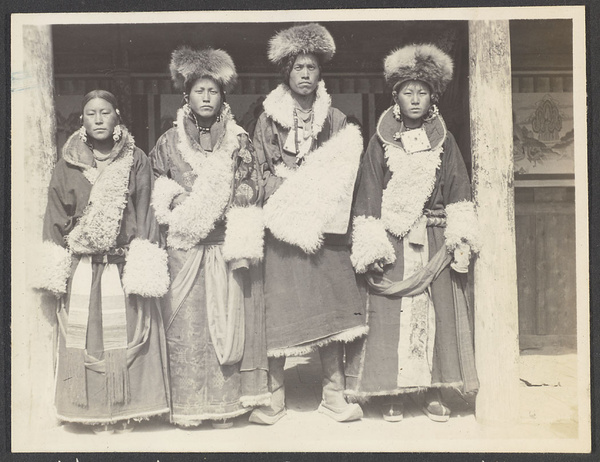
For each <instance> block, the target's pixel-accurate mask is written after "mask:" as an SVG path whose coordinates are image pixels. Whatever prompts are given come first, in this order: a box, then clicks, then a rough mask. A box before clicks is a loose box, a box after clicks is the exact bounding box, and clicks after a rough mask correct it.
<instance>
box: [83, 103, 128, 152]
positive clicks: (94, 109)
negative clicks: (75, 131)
mask: <svg viewBox="0 0 600 462" xmlns="http://www.w3.org/2000/svg"><path fill="white" fill-rule="evenodd" d="M118 123H119V117H118V116H117V112H116V110H115V108H114V107H113V105H112V104H110V103H109V102H108V101H106V100H105V99H102V98H94V99H91V100H89V101H88V102H87V104H86V105H85V106H84V108H83V126H84V127H85V130H86V132H87V134H88V136H90V137H91V138H92V139H93V140H95V141H99V142H103V141H107V140H112V136H113V131H114V129H115V126H116V125H117V124H118Z"/></svg>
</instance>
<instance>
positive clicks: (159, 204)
mask: <svg viewBox="0 0 600 462" xmlns="http://www.w3.org/2000/svg"><path fill="white" fill-rule="evenodd" d="M171 130H173V129H171ZM169 132H170V131H169ZM169 132H167V133H165V134H163V135H162V136H161V137H160V138H159V139H158V141H157V142H156V146H154V148H153V149H152V151H150V155H149V158H150V162H151V164H152V172H153V176H154V178H155V180H154V186H153V188H152V208H153V210H154V216H155V217H156V221H157V222H158V223H160V224H161V225H167V224H169V218H170V216H171V204H172V202H173V199H175V198H176V197H177V196H178V195H179V194H182V193H183V192H185V188H184V187H183V186H181V185H180V184H179V183H177V182H176V181H175V180H173V179H171V178H170V176H171V172H170V169H169V160H168V157H169V152H168V151H169V146H168V144H169V143H168V141H169V137H168V134H169Z"/></svg>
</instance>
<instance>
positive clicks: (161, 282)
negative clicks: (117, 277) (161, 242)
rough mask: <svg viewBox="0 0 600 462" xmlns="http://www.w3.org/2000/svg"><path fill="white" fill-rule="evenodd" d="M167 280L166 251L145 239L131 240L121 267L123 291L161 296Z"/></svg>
mask: <svg viewBox="0 0 600 462" xmlns="http://www.w3.org/2000/svg"><path fill="white" fill-rule="evenodd" d="M169 280H170V279H169V270H168V265H167V252H166V251H165V250H164V249H161V248H160V247H158V245H157V244H153V243H152V242H150V241H148V240H146V239H134V240H133V241H131V243H130V244H129V250H128V251H127V256H126V257H125V267H124V268H123V289H124V290H125V293H126V294H137V295H140V296H142V297H162V296H163V295H164V294H165V293H166V292H167V290H168V288H169Z"/></svg>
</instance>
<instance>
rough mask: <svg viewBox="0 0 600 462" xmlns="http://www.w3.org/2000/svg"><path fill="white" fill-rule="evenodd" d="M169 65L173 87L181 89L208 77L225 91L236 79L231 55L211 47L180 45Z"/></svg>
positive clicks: (228, 89) (227, 90)
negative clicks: (199, 48) (201, 47)
mask: <svg viewBox="0 0 600 462" xmlns="http://www.w3.org/2000/svg"><path fill="white" fill-rule="evenodd" d="M169 67H170V69H171V78H172V79H173V83H174V85H175V88H177V89H178V90H183V91H184V90H185V87H186V85H188V84H189V83H190V82H193V81H195V80H197V79H199V78H201V77H209V78H211V79H212V80H214V81H215V82H217V83H218V84H219V85H220V86H221V88H222V89H223V90H224V91H225V92H229V91H230V90H231V89H232V88H233V86H234V85H235V82H236V80H237V72H236V71H235V65H234V64H233V60H232V59H231V56H229V54H228V53H227V52H225V51H223V50H215V49H213V48H204V49H202V50H193V49H191V48H189V47H186V46H184V47H180V48H178V49H176V50H175V51H173V54H172V55H171V65H170V66H169Z"/></svg>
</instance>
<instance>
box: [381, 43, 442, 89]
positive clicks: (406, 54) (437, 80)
mask: <svg viewBox="0 0 600 462" xmlns="http://www.w3.org/2000/svg"><path fill="white" fill-rule="evenodd" d="M453 70H454V63H453V61H452V58H450V56H448V55H447V54H446V53H445V52H444V51H442V50H440V49H439V48H438V47H436V46H435V45H433V44H429V43H424V44H413V45H407V46H405V47H402V48H398V49H396V50H394V51H392V52H391V53H390V54H389V55H388V56H387V58H385V61H384V63H383V75H384V77H385V80H386V82H387V83H388V85H390V86H391V87H395V86H396V85H398V84H399V83H402V82H406V81H407V80H421V81H423V82H426V83H427V84H429V86H430V87H431V90H432V92H433V93H436V94H437V95H441V94H442V93H443V92H444V90H445V89H446V86H447V85H448V83H450V81H451V80H452V73H453Z"/></svg>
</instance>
